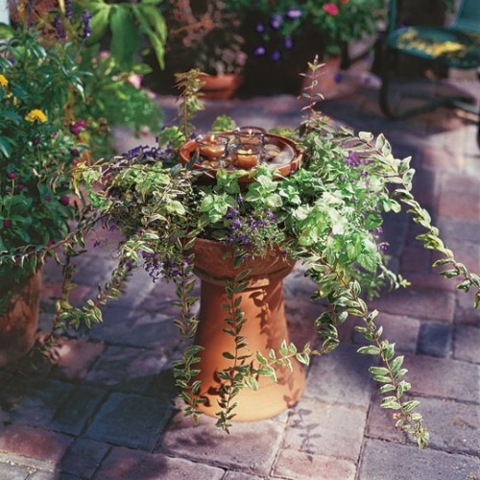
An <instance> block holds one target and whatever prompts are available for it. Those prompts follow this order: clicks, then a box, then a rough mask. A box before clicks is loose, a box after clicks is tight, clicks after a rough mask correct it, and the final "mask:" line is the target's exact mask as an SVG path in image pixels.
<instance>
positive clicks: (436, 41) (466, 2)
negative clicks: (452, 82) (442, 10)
mask: <svg viewBox="0 0 480 480" xmlns="http://www.w3.org/2000/svg"><path fill="white" fill-rule="evenodd" d="M438 1H440V0H438ZM400 8H401V0H390V5H389V17H388V25H387V31H386V34H385V38H384V41H383V49H384V52H383V53H384V56H383V67H382V70H383V71H382V86H381V89H380V96H379V103H380V108H381V110H382V112H383V114H384V115H385V116H386V117H388V118H407V117H410V116H413V115H416V114H418V113H422V112H425V111H429V110H434V109H435V108H437V107H440V106H450V107H457V108H461V109H463V110H465V111H468V112H471V113H475V114H477V115H479V123H478V127H479V128H478V137H477V139H478V142H479V145H480V110H479V108H478V107H477V106H476V105H475V103H476V102H475V99H474V98H471V97H466V96H461V95H457V96H442V97H438V98H434V99H432V100H430V101H427V102H426V103H424V104H423V105H421V106H419V107H414V108H411V109H408V110H404V111H402V112H399V111H393V110H392V108H391V107H390V105H389V91H390V89H391V84H390V76H391V70H392V66H393V65H394V64H395V62H396V56H397V55H398V53H405V54H408V55H412V56H415V57H419V58H423V59H426V60H431V61H433V62H435V63H436V64H437V65H438V64H439V65H443V66H445V67H453V68H458V69H477V73H479V74H480V71H479V70H478V69H479V67H480V0H461V2H460V4H459V7H458V9H457V12H456V15H455V19H454V21H453V22H452V23H451V24H450V25H448V26H440V27H430V26H401V25H399V20H398V17H399V12H400V11H401V10H400Z"/></svg>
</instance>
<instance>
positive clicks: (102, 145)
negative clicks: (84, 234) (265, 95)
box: [0, 2, 163, 364]
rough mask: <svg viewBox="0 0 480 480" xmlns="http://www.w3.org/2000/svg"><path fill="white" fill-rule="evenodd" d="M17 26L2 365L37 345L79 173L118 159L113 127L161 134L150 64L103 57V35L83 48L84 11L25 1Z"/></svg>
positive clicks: (12, 51)
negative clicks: (45, 276) (144, 78)
mask: <svg viewBox="0 0 480 480" xmlns="http://www.w3.org/2000/svg"><path fill="white" fill-rule="evenodd" d="M47 6H48V8H47ZM11 20H12V26H8V25H4V26H3V27H2V39H3V40H2V43H1V45H0V52H1V56H0V75H1V77H0V78H1V88H0V96H1V98H2V105H1V113H0V115H1V119H2V122H1V123H2V124H1V126H0V161H1V162H0V171H1V178H2V180H1V183H0V188H1V190H0V195H1V197H2V202H1V206H0V223H1V225H0V228H1V235H0V238H1V240H0V251H1V253H2V255H3V256H2V261H1V266H0V285H1V286H2V294H3V295H2V298H1V308H0V311H1V313H0V316H1V322H0V324H1V326H2V334H1V344H0V364H4V363H6V362H9V361H11V360H14V359H16V358H18V357H20V356H22V355H23V354H24V353H25V352H26V351H27V350H28V349H29V348H30V347H31V346H32V343H33V341H34V338H35V332H36V323H37V316H38V301H39V285H40V280H41V273H40V271H41V267H42V265H43V264H44V262H45V261H46V258H47V256H48V255H49V253H53V252H50V251H47V250H45V247H46V246H47V245H55V244H56V243H57V242H58V241H60V242H61V241H62V240H63V239H64V238H65V236H66V235H68V234H69V233H70V227H71V226H72V225H74V222H73V223H72V222H70V220H72V219H73V216H74V212H75V205H74V204H72V202H71V199H72V197H71V192H72V191H71V178H72V173H73V170H74V168H75V166H76V165H77V164H78V163H80V162H83V161H87V162H88V161H90V160H91V158H92V156H93V157H98V156H100V155H109V156H110V155H112V154H113V153H114V145H113V135H112V127H113V126H126V127H128V128H130V129H131V130H133V131H135V132H139V131H141V129H142V128H144V127H147V128H150V129H151V130H155V131H156V130H158V129H159V128H160V126H161V123H162V119H163V113H162V110H161V108H160V107H159V105H158V102H156V100H155V98H154V97H153V96H152V95H149V94H148V92H146V91H145V90H143V89H141V88H140V85H138V82H137V80H138V78H137V77H136V76H138V75H139V74H144V73H146V72H147V70H146V69H145V66H143V65H141V64H138V65H132V66H131V68H130V69H129V70H123V69H122V68H121V67H120V64H119V62H118V61H117V60H116V58H115V57H114V56H113V55H110V54H100V55H99V50H100V44H99V41H100V40H101V36H98V35H97V36H96V38H97V40H96V41H95V39H94V40H93V41H91V42H90V46H87V45H86V41H87V39H89V37H90V34H91V32H92V23H91V21H92V18H91V15H90V14H89V13H88V11H86V10H83V11H82V10H79V9H78V8H76V5H72V3H71V2H65V3H61V4H58V5H57V3H56V2H50V3H48V4H44V3H43V2H29V3H28V4H19V5H17V8H16V9H15V10H13V11H12V15H11ZM69 222H70V223H69ZM13 252H15V253H13ZM27 252H28V255H27ZM25 255H27V256H25ZM24 313H25V315H23V314H24Z"/></svg>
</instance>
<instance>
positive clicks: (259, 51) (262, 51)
mask: <svg viewBox="0 0 480 480" xmlns="http://www.w3.org/2000/svg"><path fill="white" fill-rule="evenodd" d="M266 53H267V49H266V48H265V47H264V46H263V45H259V46H258V47H257V48H256V49H255V50H254V51H253V54H254V55H255V56H256V57H262V56H263V55H265V54H266Z"/></svg>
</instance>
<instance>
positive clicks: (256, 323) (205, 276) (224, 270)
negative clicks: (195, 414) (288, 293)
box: [193, 239, 305, 421]
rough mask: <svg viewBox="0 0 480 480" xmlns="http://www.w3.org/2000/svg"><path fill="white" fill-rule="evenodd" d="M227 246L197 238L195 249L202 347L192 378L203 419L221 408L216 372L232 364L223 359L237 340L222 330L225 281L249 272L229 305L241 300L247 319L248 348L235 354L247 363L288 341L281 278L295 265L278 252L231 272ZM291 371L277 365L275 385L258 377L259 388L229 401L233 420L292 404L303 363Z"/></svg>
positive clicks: (263, 415)
mask: <svg viewBox="0 0 480 480" xmlns="http://www.w3.org/2000/svg"><path fill="white" fill-rule="evenodd" d="M229 248H230V247H228V246H227V245H224V244H221V243H218V242H213V241H209V240H202V239H197V241H196V243H195V247H194V249H193V250H194V252H195V255H196V258H195V272H196V274H197V275H198V276H199V277H200V279H201V297H200V298H201V300H200V314H199V318H200V322H199V326H198V331H197V334H196V338H195V344H197V345H201V346H203V347H204V348H205V350H204V351H202V352H201V353H200V355H199V357H200V359H201V360H200V363H198V364H196V365H195V368H199V369H200V374H199V375H197V376H196V377H195V380H201V381H202V386H201V390H200V395H199V396H200V397H205V398H206V399H207V403H205V404H201V405H199V406H198V409H199V410H200V411H202V412H204V413H205V414H207V415H210V416H215V414H216V413H217V412H218V411H219V410H220V407H219V405H218V400H219V399H220V397H219V395H218V391H219V388H220V386H221V383H220V380H219V379H218V376H217V375H216V371H217V370H224V369H229V368H232V366H233V360H231V359H227V358H225V357H224V355H223V353H224V352H230V353H233V352H234V347H235V342H234V338H233V337H232V336H231V335H228V334H227V333H225V332H224V329H225V328H227V327H228V325H227V324H226V322H225V318H226V316H227V311H226V310H225V308H224V307H223V305H224V304H228V303H229V302H231V301H232V300H231V299H229V298H228V295H227V293H226V291H225V288H224V282H225V280H228V279H230V280H231V279H233V278H234V277H235V276H236V275H238V273H240V271H241V270H243V269H244V268H250V269H251V272H250V275H249V276H248V277H247V278H246V279H247V280H248V281H249V285H248V287H247V288H246V289H245V290H243V291H242V292H241V293H238V294H235V295H234V298H233V301H235V300H236V299H237V298H239V297H240V298H241V303H240V308H241V309H242V311H243V312H244V314H245V317H246V318H247V321H246V322H245V324H244V325H243V327H242V331H241V335H242V336H244V337H246V339H245V343H246V344H247V345H248V347H247V348H244V349H241V350H240V351H239V355H248V354H250V355H251V357H250V358H248V359H247V360H246V362H247V363H249V362H252V361H253V362H254V365H255V366H258V363H257V361H256V352H257V351H259V352H261V353H262V355H263V356H264V357H266V358H268V352H269V351H270V350H271V349H273V350H275V352H276V353H277V356H278V355H279V353H278V351H279V348H280V345H281V344H282V342H283V341H284V340H285V341H286V342H287V343H289V334H288V329H287V322H286V318H285V308H284V300H283V289H282V279H283V278H284V277H285V276H286V275H287V274H288V273H290V272H291V270H292V268H293V264H292V263H291V262H289V261H288V260H285V259H284V258H283V256H282V255H281V254H280V252H278V251H272V252H270V253H269V254H268V255H267V257H266V258H264V259H258V260H254V261H249V262H247V263H246V264H245V265H243V266H242V268H240V269H236V270H235V269H233V265H232V258H231V256H230V257H229V256H228V254H229V252H230V253H231V249H230V250H229ZM292 366H293V371H290V370H289V369H288V368H286V367H277V368H276V375H277V380H278V382H274V381H273V380H272V379H270V378H268V377H264V376H262V377H260V378H259V379H258V383H259V388H258V390H256V391H255V390H252V389H250V388H247V387H245V388H244V389H242V390H241V391H240V393H238V395H236V396H235V397H234V398H233V399H232V402H233V403H237V407H236V408H235V410H234V412H233V413H235V414H236V416H235V417H234V418H233V421H253V420H261V419H265V418H270V417H273V416H275V415H278V414H279V413H281V412H283V411H285V410H287V409H288V408H291V407H292V406H294V405H295V404H296V403H297V402H298V400H299V399H300V397H301V395H302V393H303V390H304V385H305V372H304V369H303V367H302V365H301V364H300V363H299V362H298V361H297V360H295V359H292Z"/></svg>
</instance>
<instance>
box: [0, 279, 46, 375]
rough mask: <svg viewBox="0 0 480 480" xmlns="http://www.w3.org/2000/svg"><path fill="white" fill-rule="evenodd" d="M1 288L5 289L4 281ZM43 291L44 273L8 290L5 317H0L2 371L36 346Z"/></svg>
mask: <svg viewBox="0 0 480 480" xmlns="http://www.w3.org/2000/svg"><path fill="white" fill-rule="evenodd" d="M0 285H6V282H5V281H4V280H3V279H1V278H0ZM40 287H41V273H40V272H38V273H36V274H35V275H32V276H30V277H28V278H26V279H25V282H24V283H23V284H20V285H16V286H14V287H13V288H12V289H11V290H10V289H8V290H9V291H10V292H11V293H9V298H8V299H7V302H6V303H5V308H4V310H5V313H3V314H2V315H0V367H3V366H5V365H7V364H8V363H11V362H13V361H15V360H18V359H19V358H21V357H23V356H24V355H26V354H27V353H28V351H29V350H30V349H31V348H32V346H33V344H34V343H35V334H36V331H37V324H38V315H39V307H40ZM4 292H5V290H4ZM4 292H2V294H3V293H4Z"/></svg>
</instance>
